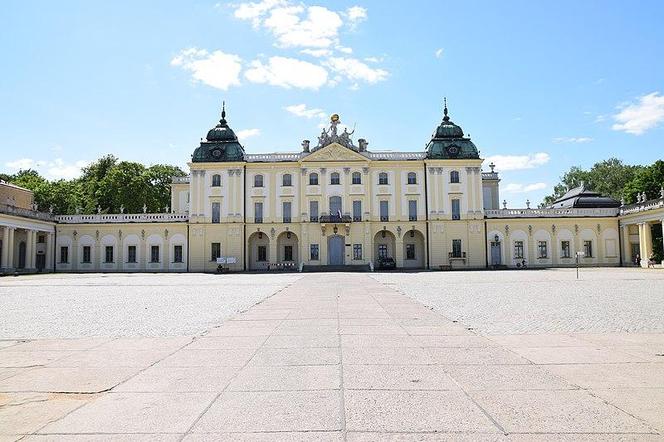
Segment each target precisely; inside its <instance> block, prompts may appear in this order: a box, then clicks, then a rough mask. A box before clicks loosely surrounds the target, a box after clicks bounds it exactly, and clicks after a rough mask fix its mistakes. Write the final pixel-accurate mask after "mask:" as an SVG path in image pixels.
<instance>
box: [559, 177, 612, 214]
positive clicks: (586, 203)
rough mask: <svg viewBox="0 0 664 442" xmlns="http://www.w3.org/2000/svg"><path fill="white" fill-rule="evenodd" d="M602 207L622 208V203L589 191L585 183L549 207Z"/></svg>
mask: <svg viewBox="0 0 664 442" xmlns="http://www.w3.org/2000/svg"><path fill="white" fill-rule="evenodd" d="M600 207H620V201H618V200H615V199H613V198H611V197H608V196H603V195H602V194H600V193H599V192H593V191H591V190H589V189H587V188H586V185H585V183H583V182H582V183H581V185H580V186H578V187H575V188H573V189H570V190H568V191H567V193H565V195H563V196H562V197H560V198H558V199H557V200H556V201H554V202H553V204H551V206H549V208H551V209H561V208H600Z"/></svg>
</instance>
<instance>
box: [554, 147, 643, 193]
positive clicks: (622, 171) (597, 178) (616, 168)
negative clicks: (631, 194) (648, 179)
mask: <svg viewBox="0 0 664 442" xmlns="http://www.w3.org/2000/svg"><path fill="white" fill-rule="evenodd" d="M642 169H643V167H642V166H632V165H629V164H624V163H623V162H622V161H621V160H619V159H618V158H609V159H608V160H604V161H600V162H598V163H595V164H594V165H593V167H592V168H591V169H590V170H584V169H581V168H580V167H577V166H573V167H572V168H571V169H570V170H569V171H568V172H566V173H565V174H564V175H563V176H562V177H561V182H560V183H559V184H557V185H556V186H555V187H554V188H553V194H552V195H549V196H547V197H545V198H544V204H545V205H550V204H552V203H553V202H554V201H555V200H556V199H558V198H560V197H561V196H563V195H564V194H565V192H567V191H568V190H569V189H572V188H574V187H578V186H580V185H581V183H582V182H583V183H585V186H586V188H588V189H590V190H593V191H595V192H599V193H601V194H602V195H605V196H610V197H612V198H615V199H617V200H620V199H621V198H623V197H625V193H624V191H625V186H626V185H627V183H629V182H630V181H631V180H632V179H634V177H635V176H636V174H637V173H638V172H639V171H640V170H642Z"/></svg>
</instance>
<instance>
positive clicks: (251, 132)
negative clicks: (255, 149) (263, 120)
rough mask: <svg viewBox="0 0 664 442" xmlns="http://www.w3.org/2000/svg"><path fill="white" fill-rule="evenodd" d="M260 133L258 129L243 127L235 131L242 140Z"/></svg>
mask: <svg viewBox="0 0 664 442" xmlns="http://www.w3.org/2000/svg"><path fill="white" fill-rule="evenodd" d="M260 134H261V130H260V129H244V130H239V131H237V132H236V135H237V137H238V139H239V140H240V141H244V140H246V139H247V138H251V137H255V136H257V135H260Z"/></svg>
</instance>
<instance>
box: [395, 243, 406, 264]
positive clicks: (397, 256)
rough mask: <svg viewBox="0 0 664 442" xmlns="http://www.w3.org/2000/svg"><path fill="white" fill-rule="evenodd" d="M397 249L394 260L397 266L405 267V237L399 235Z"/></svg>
mask: <svg viewBox="0 0 664 442" xmlns="http://www.w3.org/2000/svg"><path fill="white" fill-rule="evenodd" d="M394 247H395V248H396V250H395V251H394V261H395V262H396V265H397V267H403V258H404V256H403V237H402V236H399V237H398V238H397V240H396V241H395V243H394Z"/></svg>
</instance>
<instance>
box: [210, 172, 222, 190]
mask: <svg viewBox="0 0 664 442" xmlns="http://www.w3.org/2000/svg"><path fill="white" fill-rule="evenodd" d="M212 187H221V175H219V174H215V175H212Z"/></svg>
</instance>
